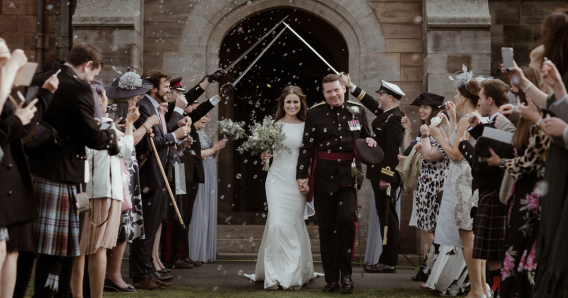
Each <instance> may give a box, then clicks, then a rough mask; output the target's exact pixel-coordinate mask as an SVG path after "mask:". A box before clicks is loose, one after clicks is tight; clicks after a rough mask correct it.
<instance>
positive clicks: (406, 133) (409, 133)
mask: <svg viewBox="0 0 568 298" xmlns="http://www.w3.org/2000/svg"><path fill="white" fill-rule="evenodd" d="M411 134H412V131H411V132H406V131H405V132H404V135H405V136H409V135H411Z"/></svg>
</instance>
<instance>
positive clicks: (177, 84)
mask: <svg viewBox="0 0 568 298" xmlns="http://www.w3.org/2000/svg"><path fill="white" fill-rule="evenodd" d="M170 89H175V90H177V91H180V92H185V89H184V88H183V87H182V86H181V77H180V78H176V79H173V80H171V81H170Z"/></svg>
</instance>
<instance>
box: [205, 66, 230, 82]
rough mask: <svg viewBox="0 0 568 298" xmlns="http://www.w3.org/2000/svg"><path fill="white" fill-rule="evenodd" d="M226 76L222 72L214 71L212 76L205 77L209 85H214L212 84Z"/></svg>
mask: <svg viewBox="0 0 568 298" xmlns="http://www.w3.org/2000/svg"><path fill="white" fill-rule="evenodd" d="M226 75H227V73H226V72H225V71H224V70H222V69H219V70H217V71H215V72H214V73H213V74H212V75H210V76H206V77H207V80H208V81H209V83H214V82H219V80H221V79H222V78H224V77H225V76H226Z"/></svg>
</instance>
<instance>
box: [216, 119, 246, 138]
mask: <svg viewBox="0 0 568 298" xmlns="http://www.w3.org/2000/svg"><path fill="white" fill-rule="evenodd" d="M217 133H218V134H219V136H221V137H222V138H223V139H225V140H233V141H236V140H238V139H242V138H244V137H246V131H245V129H244V128H243V127H241V126H240V125H239V123H235V122H233V120H231V119H229V118H226V119H223V120H221V121H219V122H218V127H217Z"/></svg>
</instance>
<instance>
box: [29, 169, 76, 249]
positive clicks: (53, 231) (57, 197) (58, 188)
mask: <svg viewBox="0 0 568 298" xmlns="http://www.w3.org/2000/svg"><path fill="white" fill-rule="evenodd" d="M31 176H32V187H33V189H34V197H35V202H36V208H37V211H38V214H39V218H37V219H36V220H34V223H33V237H34V243H33V249H34V251H36V252H37V253H39V254H46V255H52V256H60V257H77V256H79V255H80V253H79V215H78V213H77V209H76V207H75V194H76V193H77V190H76V187H75V185H74V184H73V183H67V182H59V181H53V180H50V179H46V178H43V177H39V176H36V175H31Z"/></svg>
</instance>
